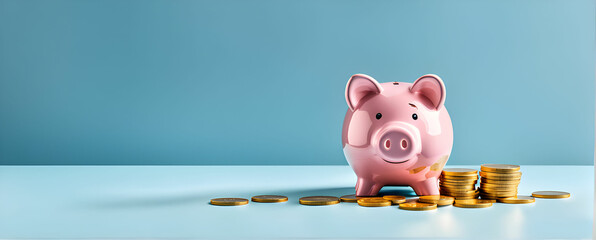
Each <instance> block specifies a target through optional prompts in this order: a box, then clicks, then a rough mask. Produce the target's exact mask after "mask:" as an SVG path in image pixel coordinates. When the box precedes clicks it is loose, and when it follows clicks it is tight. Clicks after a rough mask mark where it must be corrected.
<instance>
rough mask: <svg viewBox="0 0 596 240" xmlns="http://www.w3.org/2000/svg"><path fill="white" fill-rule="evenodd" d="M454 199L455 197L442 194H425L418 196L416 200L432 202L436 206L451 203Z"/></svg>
mask: <svg viewBox="0 0 596 240" xmlns="http://www.w3.org/2000/svg"><path fill="white" fill-rule="evenodd" d="M454 200H455V198H453V197H450V196H444V195H426V196H420V197H419V198H418V202H421V203H434V204H437V206H447V205H451V204H453V201H454Z"/></svg>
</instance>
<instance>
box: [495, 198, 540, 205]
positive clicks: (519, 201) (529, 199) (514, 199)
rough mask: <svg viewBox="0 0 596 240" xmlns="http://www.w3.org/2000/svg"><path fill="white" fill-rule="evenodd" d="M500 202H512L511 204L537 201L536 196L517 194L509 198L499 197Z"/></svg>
mask: <svg viewBox="0 0 596 240" xmlns="http://www.w3.org/2000/svg"><path fill="white" fill-rule="evenodd" d="M497 201H498V202H502V203H510V204H520V203H533V202H535V201H536V199H535V198H533V197H530V196H516V197H507V198H497Z"/></svg>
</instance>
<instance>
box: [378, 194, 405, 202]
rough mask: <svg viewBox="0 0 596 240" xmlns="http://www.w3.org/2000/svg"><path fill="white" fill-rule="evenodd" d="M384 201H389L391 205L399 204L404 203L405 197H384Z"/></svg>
mask: <svg viewBox="0 0 596 240" xmlns="http://www.w3.org/2000/svg"><path fill="white" fill-rule="evenodd" d="M383 198H384V199H387V200H389V201H391V202H392V203H393V204H400V203H404V202H406V197H404V196H397V195H385V196H383Z"/></svg>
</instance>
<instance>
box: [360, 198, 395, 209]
mask: <svg viewBox="0 0 596 240" xmlns="http://www.w3.org/2000/svg"><path fill="white" fill-rule="evenodd" d="M358 205H360V206H363V207H387V206H391V201H390V200H387V199H383V198H380V199H379V198H361V199H358Z"/></svg>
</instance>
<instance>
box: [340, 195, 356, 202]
mask: <svg viewBox="0 0 596 240" xmlns="http://www.w3.org/2000/svg"><path fill="white" fill-rule="evenodd" d="M339 200H341V201H342V202H356V201H358V197H356V194H350V195H344V196H341V197H340V198H339Z"/></svg>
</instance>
